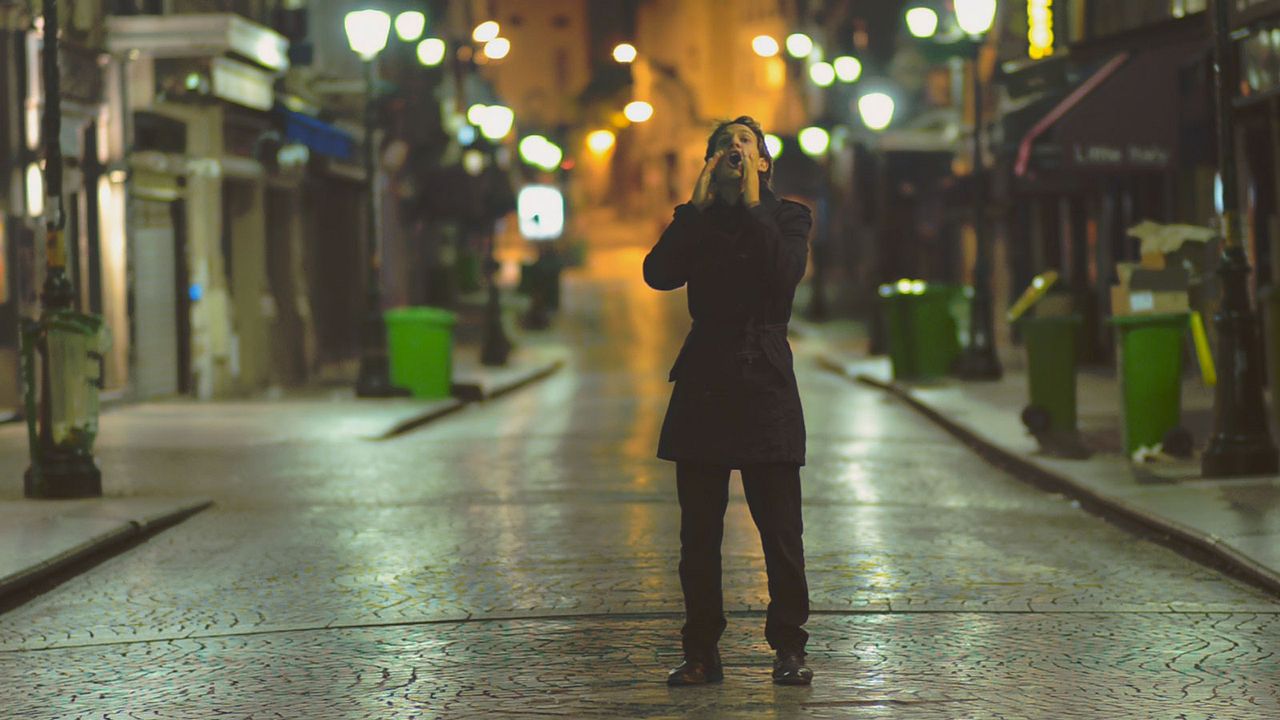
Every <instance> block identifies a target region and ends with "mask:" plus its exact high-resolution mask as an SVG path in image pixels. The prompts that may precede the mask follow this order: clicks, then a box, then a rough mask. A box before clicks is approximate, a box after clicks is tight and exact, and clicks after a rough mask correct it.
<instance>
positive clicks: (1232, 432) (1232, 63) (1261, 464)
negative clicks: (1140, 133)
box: [1201, 0, 1277, 477]
mask: <svg viewBox="0 0 1280 720" xmlns="http://www.w3.org/2000/svg"><path fill="white" fill-rule="evenodd" d="M1213 30H1214V69H1215V73H1214V74H1215V76H1216V78H1217V110H1218V163H1219V176H1220V177H1221V179H1222V225H1221V228H1222V237H1223V249H1222V260H1221V264H1220V265H1219V266H1218V274H1219V275H1220V276H1221V277H1222V305H1221V308H1220V309H1219V311H1218V314H1217V315H1216V316H1214V324H1215V325H1216V327H1217V330H1218V348H1217V363H1218V367H1220V368H1222V369H1223V372H1222V375H1221V376H1220V377H1219V378H1218V385H1217V389H1216V391H1215V394H1214V404H1213V432H1212V434H1211V435H1210V438H1209V447H1208V448H1207V449H1206V450H1205V452H1204V456H1203V457H1202V458H1201V471H1202V472H1203V473H1204V475H1205V476H1208V477H1232V476H1239V475H1261V474H1268V473H1274V472H1276V470H1277V454H1276V446H1275V444H1274V442H1273V441H1272V439H1271V435H1270V433H1269V432H1268V429H1267V414H1266V409H1265V406H1264V402H1263V396H1262V366H1261V363H1259V357H1260V353H1259V349H1260V346H1259V337H1258V316H1257V314H1256V313H1255V312H1254V309H1253V304H1252V301H1251V300H1250V298H1249V288H1248V280H1249V272H1250V267H1249V260H1248V258H1247V257H1245V251H1244V243H1243V242H1242V241H1241V237H1240V225H1239V221H1238V219H1237V216H1236V215H1237V211H1238V201H1239V194H1238V193H1239V188H1238V184H1237V179H1236V156H1235V124H1234V122H1233V120H1234V116H1233V115H1232V109H1231V100H1232V97H1233V96H1234V94H1235V92H1236V90H1235V89H1236V87H1238V85H1237V77H1236V76H1237V74H1238V67H1237V56H1236V55H1235V50H1234V48H1233V47H1232V42H1231V35H1230V33H1231V28H1230V8H1229V7H1228V4H1227V2H1226V0H1214V2H1213Z"/></svg>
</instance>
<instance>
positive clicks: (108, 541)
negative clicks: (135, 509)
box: [0, 500, 213, 601]
mask: <svg viewBox="0 0 1280 720" xmlns="http://www.w3.org/2000/svg"><path fill="white" fill-rule="evenodd" d="M211 505H213V501H212V500H199V501H196V502H192V503H188V504H186V505H182V506H180V507H178V508H176V509H174V510H170V511H168V512H164V513H161V514H159V515H154V516H151V517H147V518H143V519H141V520H128V521H126V523H125V524H124V525H123V526H122V527H118V528H116V529H114V530H110V531H108V532H105V533H103V534H101V535H99V536H97V537H95V538H91V539H90V540H88V541H86V542H84V543H81V544H80V545H77V546H76V547H74V548H71V549H70V550H67V551H65V552H62V553H60V554H58V555H55V556H54V557H51V558H49V559H48V560H45V561H43V562H41V563H39V564H38V565H33V566H31V567H29V568H26V569H24V570H21V571H19V572H17V573H14V574H12V575H9V576H8V577H5V578H0V601H5V600H8V599H10V598H11V597H13V596H15V595H17V594H19V593H21V592H22V591H23V590H25V589H27V588H29V587H31V586H33V585H36V584H38V583H40V582H42V581H44V580H46V579H48V578H50V577H52V576H55V575H57V574H59V573H61V572H63V571H64V570H66V569H67V568H69V567H72V566H74V565H76V564H78V563H81V562H84V561H85V560H89V559H92V558H94V557H98V556H102V555H107V554H110V553H112V552H113V551H115V550H116V549H118V548H121V547H123V546H125V545H127V544H128V543H130V542H131V541H134V540H141V539H145V538H147V537H148V536H151V535H155V534H156V533H159V532H161V531H163V530H166V529H168V528H170V527H173V526H174V525H177V524H178V523H180V522H182V521H183V520H186V519H187V518H189V517H191V516H192V515H195V514H196V513H198V512H200V511H201V510H204V509H206V508H208V507H209V506H211Z"/></svg>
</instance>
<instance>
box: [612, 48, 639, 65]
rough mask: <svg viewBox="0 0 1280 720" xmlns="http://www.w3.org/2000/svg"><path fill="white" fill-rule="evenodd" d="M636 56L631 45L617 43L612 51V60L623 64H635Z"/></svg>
mask: <svg viewBox="0 0 1280 720" xmlns="http://www.w3.org/2000/svg"><path fill="white" fill-rule="evenodd" d="M636 54H637V53H636V46H635V45H632V44H631V43H618V46H617V47H615V48H614V49H613V59H614V60H616V61H618V62H620V63H624V64H625V63H630V62H635V59H636Z"/></svg>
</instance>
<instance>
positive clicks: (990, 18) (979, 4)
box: [956, 0, 996, 35]
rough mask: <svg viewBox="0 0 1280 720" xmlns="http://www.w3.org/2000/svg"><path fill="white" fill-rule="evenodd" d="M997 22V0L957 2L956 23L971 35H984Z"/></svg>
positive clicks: (965, 0)
mask: <svg viewBox="0 0 1280 720" xmlns="http://www.w3.org/2000/svg"><path fill="white" fill-rule="evenodd" d="M995 21H996V0H956V23H958V24H959V25H960V29H961V30H963V31H965V32H966V33H969V34H970V35H982V34H983V33H985V32H986V31H988V30H990V29H991V24H992V23H994V22H995Z"/></svg>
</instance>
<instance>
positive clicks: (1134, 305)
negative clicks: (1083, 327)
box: [1111, 285, 1191, 316]
mask: <svg viewBox="0 0 1280 720" xmlns="http://www.w3.org/2000/svg"><path fill="white" fill-rule="evenodd" d="M1190 310H1191V303H1190V299H1189V298H1188V296H1187V293H1186V291H1184V290H1133V289H1131V288H1127V287H1123V286H1120V285H1113V286H1111V314H1112V315H1115V316H1122V315H1160V314H1164V313H1179V312H1190Z"/></svg>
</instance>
